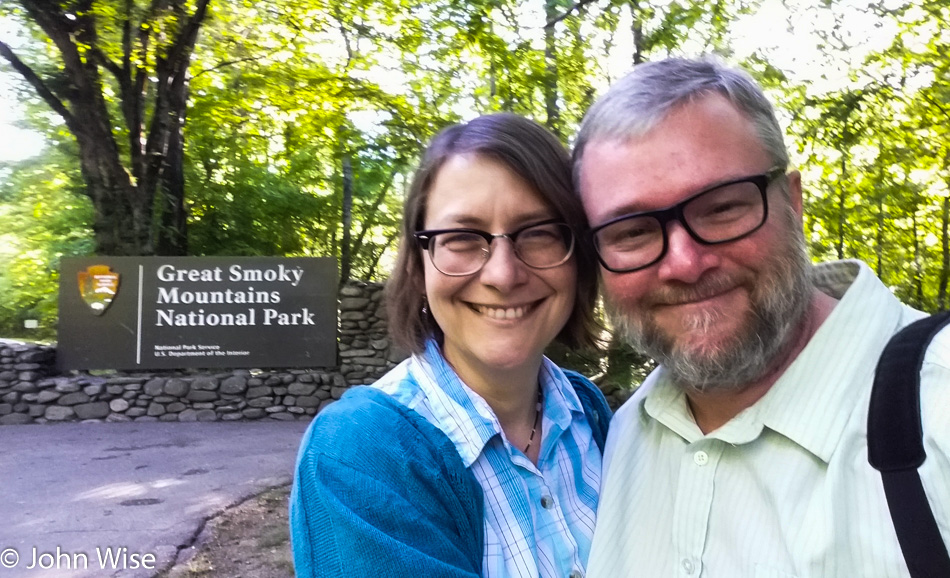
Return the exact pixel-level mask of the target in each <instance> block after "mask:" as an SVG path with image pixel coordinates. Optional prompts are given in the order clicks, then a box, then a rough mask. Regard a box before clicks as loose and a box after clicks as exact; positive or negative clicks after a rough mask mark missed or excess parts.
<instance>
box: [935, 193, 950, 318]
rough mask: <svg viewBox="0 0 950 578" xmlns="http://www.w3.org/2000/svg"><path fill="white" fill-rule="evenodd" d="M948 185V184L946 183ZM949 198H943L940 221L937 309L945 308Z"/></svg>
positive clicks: (949, 253)
mask: <svg viewBox="0 0 950 578" xmlns="http://www.w3.org/2000/svg"><path fill="white" fill-rule="evenodd" d="M947 185H950V182H948V183H947ZM948 230H950V197H944V198H943V211H942V215H941V220H940V253H941V257H942V258H941V261H940V285H939V288H938V290H937V307H938V308H939V309H941V310H943V309H946V308H947V280H948V278H950V239H948Z"/></svg>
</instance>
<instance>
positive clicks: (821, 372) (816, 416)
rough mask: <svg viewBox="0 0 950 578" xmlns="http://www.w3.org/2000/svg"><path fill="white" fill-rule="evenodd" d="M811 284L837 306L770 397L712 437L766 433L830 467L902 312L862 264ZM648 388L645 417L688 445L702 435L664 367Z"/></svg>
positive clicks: (828, 272)
mask: <svg viewBox="0 0 950 578" xmlns="http://www.w3.org/2000/svg"><path fill="white" fill-rule="evenodd" d="M812 280H813V282H814V284H815V286H816V287H817V288H818V289H819V290H821V291H823V292H825V293H827V294H829V295H831V296H832V297H835V298H837V299H840V301H839V303H838V304H837V305H836V306H835V308H834V310H833V311H832V312H831V314H830V315H829V316H828V318H827V319H826V320H825V321H824V323H822V325H821V327H819V328H818V331H817V332H816V333H815V335H814V336H813V337H812V338H811V340H809V342H808V344H807V345H806V346H805V348H804V349H803V350H802V352H801V353H800V354H799V355H798V357H797V358H796V359H795V361H793V362H792V364H791V365H790V366H789V367H788V369H786V370H785V372H784V373H783V374H782V376H781V377H780V378H779V379H778V381H776V382H775V384H774V385H773V386H772V387H771V388H770V389H769V392H768V393H767V394H766V395H765V396H763V397H762V399H760V400H759V401H758V402H756V403H755V404H754V405H753V406H751V407H749V408H747V409H746V410H745V411H743V412H741V413H740V414H739V415H737V416H736V417H734V418H733V419H732V420H730V421H729V422H728V423H727V424H725V425H723V426H722V427H721V428H719V429H718V430H716V431H715V432H712V433H711V434H710V436H709V437H713V438H717V439H721V440H723V441H725V442H728V443H733V444H740V443H746V442H749V441H751V440H753V439H755V438H756V437H758V435H759V434H760V433H761V431H762V429H763V427H768V428H770V429H772V430H774V431H776V432H778V433H780V434H782V435H783V436H785V437H787V438H788V439H790V440H791V441H793V442H795V443H797V444H799V445H800V446H802V447H803V448H805V449H806V450H808V451H809V452H811V453H812V454H814V455H815V456H817V457H818V458H820V459H821V460H823V461H825V462H827V461H828V460H829V459H830V458H831V455H832V453H833V452H834V448H835V447H836V446H837V444H838V442H839V440H840V438H841V435H842V433H843V431H844V428H845V426H846V425H847V422H848V420H849V419H850V418H851V414H852V412H853V411H854V409H855V407H856V404H855V400H857V399H862V395H861V394H862V393H863V392H864V391H865V390H866V388H867V385H868V383H869V382H870V380H871V379H872V378H873V374H874V368H875V367H876V365H877V358H878V356H880V353H881V351H882V350H883V349H884V346H885V345H886V343H887V341H888V339H889V338H890V336H891V335H892V334H893V333H894V331H895V330H896V329H897V327H898V325H899V323H900V319H901V313H902V309H903V307H904V306H903V305H902V304H901V303H900V301H898V300H897V298H896V297H894V295H893V294H891V292H890V290H889V289H888V288H887V287H885V286H884V284H883V283H881V281H880V280H879V279H878V278H877V277H876V276H875V275H874V273H873V272H872V271H871V270H870V268H868V266H867V265H865V264H864V263H862V262H860V261H836V262H832V263H825V264H819V265H815V266H814V267H813V269H812ZM868 312H874V314H873V315H869V314H868ZM643 387H645V388H648V389H646V390H645V391H644V392H643V394H642V397H639V403H640V412H641V418H643V419H646V418H647V417H648V416H651V417H653V418H654V419H656V420H657V421H659V422H660V423H662V424H663V425H665V426H666V427H667V428H669V429H670V430H672V431H673V432H675V433H677V434H678V435H680V436H681V437H683V438H684V439H685V440H686V441H687V442H690V443H692V442H694V441H696V440H698V439H700V438H702V437H703V434H702V432H701V431H700V429H699V427H698V426H697V425H696V423H695V420H694V419H693V417H692V414H691V413H690V411H689V407H688V405H687V403H686V396H685V394H683V393H682V391H680V389H679V388H677V387H676V386H675V385H674V384H673V383H672V380H670V379H669V376H668V375H667V374H666V372H665V371H664V370H663V369H662V367H661V368H660V369H659V370H657V371H656V372H654V375H651V378H650V379H648V381H647V382H645V383H644V386H643Z"/></svg>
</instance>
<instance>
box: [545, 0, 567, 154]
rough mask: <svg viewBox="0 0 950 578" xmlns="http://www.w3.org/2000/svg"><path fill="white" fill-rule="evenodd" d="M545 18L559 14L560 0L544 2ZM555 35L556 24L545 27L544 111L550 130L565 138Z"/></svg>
mask: <svg viewBox="0 0 950 578" xmlns="http://www.w3.org/2000/svg"><path fill="white" fill-rule="evenodd" d="M544 15H545V19H546V20H547V21H548V22H550V21H552V20H553V19H555V18H557V17H558V15H559V11H558V1H557V0H545V2H544ZM555 40H556V39H555V37H554V26H545V27H544V68H545V79H544V111H545V113H547V122H546V123H545V124H546V126H547V127H548V130H550V131H551V132H553V133H554V134H556V135H557V137H558V138H559V139H562V140H563V135H562V134H561V111H560V109H559V107H558V103H557V97H558V89H557V84H558V70H557V43H556V42H555Z"/></svg>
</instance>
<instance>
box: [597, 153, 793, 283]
mask: <svg viewBox="0 0 950 578" xmlns="http://www.w3.org/2000/svg"><path fill="white" fill-rule="evenodd" d="M785 173H786V171H785V169H784V168H775V169H772V170H769V171H767V172H765V173H762V174H759V175H750V176H748V177H742V178H739V179H733V180H731V181H726V182H724V183H718V184H716V185H713V186H711V187H709V188H706V189H703V190H701V191H699V192H698V193H696V194H694V195H691V196H690V197H689V198H686V199H684V200H682V201H680V202H678V203H676V204H675V205H672V206H670V207H666V208H665V209H657V210H655V211H644V212H642V213H629V214H626V215H621V216H619V217H615V218H613V219H610V220H609V221H607V222H606V223H601V224H600V225H597V226H596V227H592V228H590V229H588V231H587V238H588V239H589V240H590V243H591V245H592V246H593V247H594V252H595V253H596V254H597V260H598V261H600V264H601V265H602V266H603V268H604V269H606V270H608V271H610V272H612V273H632V272H634V271H640V270H641V269H646V268H647V267H651V266H653V265H656V264H657V263H659V262H660V261H661V260H663V257H665V256H666V252H667V249H668V248H669V245H670V242H669V233H667V230H666V226H667V225H668V224H669V223H670V221H676V222H678V223H679V224H680V225H682V226H683V229H685V230H686V232H687V233H689V236H690V237H691V238H692V239H693V240H695V241H696V242H697V243H699V244H701V245H721V244H723V243H732V242H733V241H738V240H739V239H744V238H746V237H748V236H749V235H751V234H752V233H754V232H756V231H758V230H759V229H761V228H762V225H764V224H765V222H766V221H768V219H769V200H768V189H769V185H771V184H772V182H773V181H775V180H776V179H777V178H779V177H781V176H783V175H785ZM739 183H752V184H754V185H755V186H756V188H758V189H759V193H760V194H761V195H762V220H761V221H760V222H759V224H758V225H756V226H755V227H753V228H752V229H750V230H749V231H746V232H745V233H742V234H741V235H738V236H735V237H729V238H728V239H720V240H718V241H707V240H705V239H703V238H702V237H700V236H699V235H698V234H697V233H696V231H694V230H693V229H692V227H690V226H689V223H687V222H686V218H685V216H684V215H683V208H684V207H685V206H686V205H688V204H689V203H691V202H692V201H694V200H696V199H698V198H699V197H702V196H703V195H706V194H709V193H711V192H714V191H716V190H718V189H721V188H722V187H728V186H729V185H735V184H739ZM640 217H653V218H654V219H656V220H657V221H659V223H660V231H661V232H662V233H663V248H662V249H661V250H660V254H659V255H657V257H656V259H654V260H652V261H650V262H649V263H647V264H645V265H638V266H637V267H629V268H614V267H611V266H610V265H608V264H607V263H606V261H605V259H604V258H603V257H602V256H601V255H600V246H599V245H598V243H597V232H598V231H601V230H603V229H605V228H607V227H609V226H610V225H613V224H614V223H619V222H621V221H626V220H629V219H636V218H640Z"/></svg>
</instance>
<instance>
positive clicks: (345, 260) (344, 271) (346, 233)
mask: <svg viewBox="0 0 950 578" xmlns="http://www.w3.org/2000/svg"><path fill="white" fill-rule="evenodd" d="M340 225H341V226H342V227H343V239H342V240H341V241H340V283H341V284H342V283H344V282H345V281H347V280H349V278H350V268H351V266H352V262H351V260H352V255H351V254H350V249H351V248H352V247H351V246H350V235H351V233H350V229H352V227H353V163H352V160H351V159H350V154H349V153H343V207H342V217H341V219H340Z"/></svg>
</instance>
